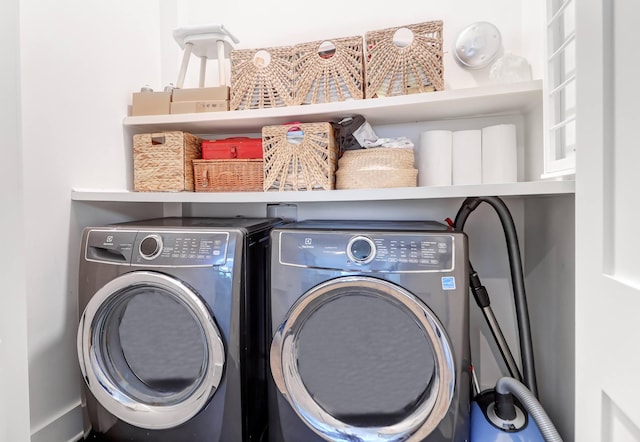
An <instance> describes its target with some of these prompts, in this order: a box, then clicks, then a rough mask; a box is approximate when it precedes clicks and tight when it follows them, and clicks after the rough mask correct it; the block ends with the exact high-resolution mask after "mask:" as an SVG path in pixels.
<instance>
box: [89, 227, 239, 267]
mask: <svg viewBox="0 0 640 442" xmlns="http://www.w3.org/2000/svg"><path fill="white" fill-rule="evenodd" d="M228 243H229V233H227V232H196V231H193V230H191V231H125V230H108V229H95V230H92V231H90V232H89V237H88V240H87V248H86V250H85V259H87V260H88V261H97V262H103V263H113V264H130V265H132V266H147V265H153V266H154V267H201V266H221V265H223V264H224V263H225V261H226V258H227V247H228Z"/></svg>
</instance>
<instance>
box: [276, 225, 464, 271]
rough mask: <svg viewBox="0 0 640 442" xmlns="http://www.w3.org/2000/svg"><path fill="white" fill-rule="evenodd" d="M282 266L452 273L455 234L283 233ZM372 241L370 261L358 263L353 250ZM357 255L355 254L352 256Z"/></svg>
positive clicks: (280, 251)
mask: <svg viewBox="0 0 640 442" xmlns="http://www.w3.org/2000/svg"><path fill="white" fill-rule="evenodd" d="M279 235H280V238H279V244H280V249H279V261H280V264H282V265H289V266H298V267H311V268H318V269H335V270H345V271H349V270H358V271H360V272H394V273H403V272H450V271H452V270H453V269H454V262H455V256H454V253H455V252H454V241H455V238H454V236H453V235H447V234H444V233H440V232H438V233H434V234H425V233H411V232H407V233H404V232H402V233H389V232H367V234H365V235H362V234H358V233H355V232H348V231H282V232H279ZM360 240H362V241H365V242H366V241H368V240H370V241H371V245H372V246H371V254H372V257H371V258H370V261H369V262H366V263H362V262H354V261H353V260H352V259H351V258H350V256H349V255H350V253H349V249H350V248H353V246H354V244H355V243H357V242H358V241H360ZM351 255H353V253H351Z"/></svg>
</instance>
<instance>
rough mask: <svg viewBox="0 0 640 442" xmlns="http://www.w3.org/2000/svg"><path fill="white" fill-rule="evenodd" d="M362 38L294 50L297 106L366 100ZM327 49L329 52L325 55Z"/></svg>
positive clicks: (302, 45)
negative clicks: (364, 98)
mask: <svg viewBox="0 0 640 442" xmlns="http://www.w3.org/2000/svg"><path fill="white" fill-rule="evenodd" d="M362 44H363V42H362V36H357V37H344V38H337V39H333V40H320V41H313V42H309V43H302V44H299V45H296V46H294V47H293V80H294V91H295V93H294V104H315V103H328V102H332V101H344V100H347V99H362V98H363V97H364V58H363V52H362ZM325 47H326V48H328V49H329V51H327V52H323V51H325Z"/></svg>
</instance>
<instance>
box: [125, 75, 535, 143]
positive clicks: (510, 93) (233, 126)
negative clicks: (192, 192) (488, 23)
mask: <svg viewBox="0 0 640 442" xmlns="http://www.w3.org/2000/svg"><path fill="white" fill-rule="evenodd" d="M541 100H542V81H541V80H533V81H527V82H522V83H512V84H502V85H492V86H482V87H474V88H466V89H454V90H445V91H439V92H428V93H421V94H412V95H401V96H397V97H386V98H371V99H363V100H350V101H343V102H333V103H322V104H312V105H302V106H287V107H278V108H269V109H250V110H237V111H227V112H207V113H192V114H174V115H149V116H136V117H125V118H124V121H123V124H124V126H125V127H127V128H129V129H130V130H131V131H133V132H160V131H167V130H181V131H186V132H191V133H194V134H207V133H215V132H223V133H243V132H245V133H246V132H260V130H261V128H262V126H269V125H274V124H282V123H286V122H290V121H300V122H318V121H329V120H336V119H339V118H341V117H345V116H351V115H355V114H359V115H362V116H364V117H365V118H366V119H367V121H368V122H369V123H370V124H372V125H374V126H375V125H381V124H397V123H412V122H419V121H433V120H447V119H456V118H469V117H475V116H489V115H501V114H508V113H513V112H522V111H525V110H527V109H528V108H531V107H533V106H534V105H536V104H538V103H540V102H541Z"/></svg>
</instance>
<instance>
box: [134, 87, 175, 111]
mask: <svg viewBox="0 0 640 442" xmlns="http://www.w3.org/2000/svg"><path fill="white" fill-rule="evenodd" d="M170 104H171V92H134V93H133V96H132V99H131V116H139V115H168V114H169V112H170Z"/></svg>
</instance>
